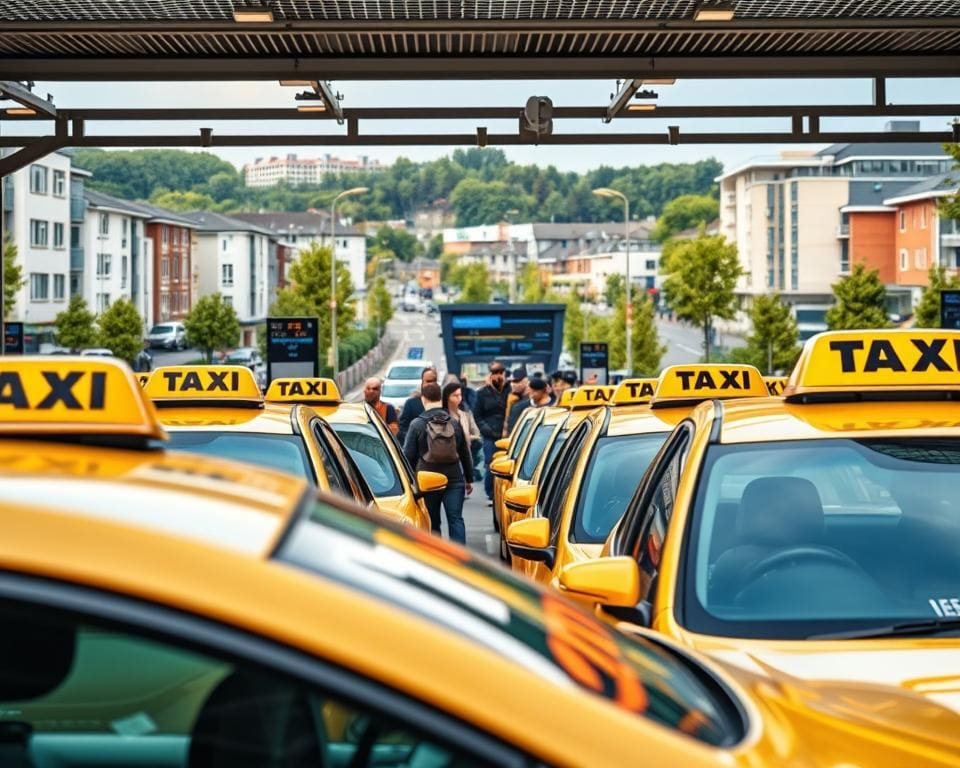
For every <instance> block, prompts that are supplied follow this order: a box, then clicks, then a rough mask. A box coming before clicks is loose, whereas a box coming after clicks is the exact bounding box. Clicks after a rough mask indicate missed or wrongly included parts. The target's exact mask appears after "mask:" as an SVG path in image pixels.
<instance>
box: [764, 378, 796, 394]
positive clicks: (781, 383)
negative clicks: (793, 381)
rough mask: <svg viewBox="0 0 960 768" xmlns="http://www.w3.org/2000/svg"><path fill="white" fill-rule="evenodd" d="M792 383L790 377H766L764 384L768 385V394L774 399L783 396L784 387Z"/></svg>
mask: <svg viewBox="0 0 960 768" xmlns="http://www.w3.org/2000/svg"><path fill="white" fill-rule="evenodd" d="M788 381H790V377H789V376H764V377H763V383H764V384H766V385H767V392H769V393H770V395H771V396H772V397H778V396H780V395H782V394H783V390H784V387H786V386H787V382H788Z"/></svg>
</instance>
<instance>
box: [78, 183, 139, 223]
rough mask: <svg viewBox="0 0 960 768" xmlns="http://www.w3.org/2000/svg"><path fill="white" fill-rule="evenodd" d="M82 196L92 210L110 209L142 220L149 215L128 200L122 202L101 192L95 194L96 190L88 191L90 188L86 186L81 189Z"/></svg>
mask: <svg viewBox="0 0 960 768" xmlns="http://www.w3.org/2000/svg"><path fill="white" fill-rule="evenodd" d="M83 196H84V198H85V199H86V201H87V202H88V203H89V204H90V206H91V207H93V208H112V209H114V210H117V211H123V212H125V213H129V214H131V215H132V216H139V217H140V218H144V219H146V218H149V214H147V213H146V211H144V210H143V209H142V208H141V207H139V206H138V205H136V204H135V203H132V202H130V201H129V200H122V199H120V198H119V197H114V196H113V195H105V194H104V193H103V192H97V190H95V189H90V187H87V186H85V187H84V188H83Z"/></svg>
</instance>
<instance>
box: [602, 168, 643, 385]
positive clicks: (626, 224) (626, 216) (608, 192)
mask: <svg viewBox="0 0 960 768" xmlns="http://www.w3.org/2000/svg"><path fill="white" fill-rule="evenodd" d="M593 194H595V195H599V196H600V197H616V198H618V199H620V200H622V201H623V234H624V238H625V239H624V243H625V250H626V255H625V256H624V260H625V261H626V263H627V269H626V271H627V306H626V316H627V318H626V320H627V322H626V325H627V327H626V340H627V376H632V375H633V290H632V286H631V285H630V201H629V200H627V196H626V195H625V194H623V192H617V190H615V189H610V188H609V187H598V188H597V189H595V190H593Z"/></svg>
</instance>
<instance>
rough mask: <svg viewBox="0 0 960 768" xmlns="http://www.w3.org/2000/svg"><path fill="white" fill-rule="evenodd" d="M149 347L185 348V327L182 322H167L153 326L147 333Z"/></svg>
mask: <svg viewBox="0 0 960 768" xmlns="http://www.w3.org/2000/svg"><path fill="white" fill-rule="evenodd" d="M147 343H148V344H149V345H150V348H151V349H155V348H157V347H160V348H162V349H186V348H187V329H186V328H185V327H184V325H183V323H177V322H169V323H161V324H159V325H155V326H153V328H151V329H150V333H148V334H147Z"/></svg>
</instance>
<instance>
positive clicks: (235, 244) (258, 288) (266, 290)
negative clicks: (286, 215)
mask: <svg viewBox="0 0 960 768" xmlns="http://www.w3.org/2000/svg"><path fill="white" fill-rule="evenodd" d="M184 216H188V217H189V218H190V220H191V221H192V222H193V226H194V230H195V239H196V242H195V254H196V264H197V273H198V281H197V286H198V291H199V294H198V295H199V296H208V295H210V294H213V293H219V294H221V295H222V296H223V300H224V301H225V302H226V303H227V304H230V305H231V306H233V308H234V310H236V313H237V316H238V317H239V318H240V326H241V338H240V339H239V340H238V342H239V344H240V346H244V347H249V346H254V345H255V344H256V343H257V326H258V325H260V324H262V323H264V322H265V321H266V317H267V312H268V311H269V309H270V303H271V269H272V270H273V274H274V278H273V281H272V283H273V286H274V287H273V291H274V294H275V290H276V283H277V278H276V275H277V271H276V270H277V266H276V263H274V264H273V265H272V266H271V260H272V258H273V259H275V258H276V254H277V251H276V249H274V250H273V251H271V248H270V243H271V240H274V239H275V235H274V233H273V232H272V231H271V230H269V229H266V228H264V227H260V226H257V225H256V224H251V223H249V222H247V221H242V220H240V219H237V218H233V217H230V216H224V215H223V214H220V213H211V212H208V211H204V212H202V213H187V214H184Z"/></svg>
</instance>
